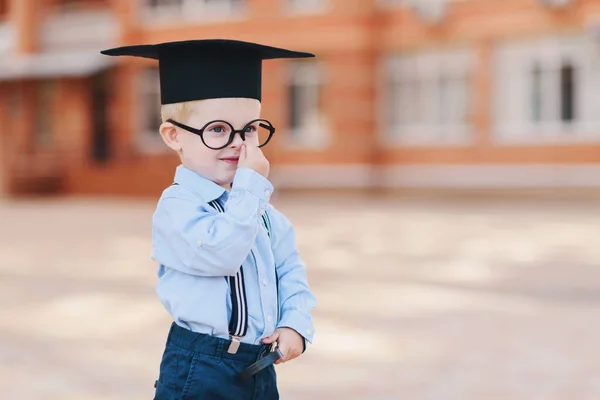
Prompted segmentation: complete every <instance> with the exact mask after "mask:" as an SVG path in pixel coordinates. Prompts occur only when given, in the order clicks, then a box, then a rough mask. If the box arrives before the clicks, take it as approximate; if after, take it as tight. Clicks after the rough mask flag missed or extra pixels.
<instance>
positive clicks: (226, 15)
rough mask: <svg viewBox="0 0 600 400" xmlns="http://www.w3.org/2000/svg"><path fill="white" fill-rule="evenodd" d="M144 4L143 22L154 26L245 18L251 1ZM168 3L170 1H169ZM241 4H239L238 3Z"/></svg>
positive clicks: (191, 0) (185, 0) (193, 0)
mask: <svg viewBox="0 0 600 400" xmlns="http://www.w3.org/2000/svg"><path fill="white" fill-rule="evenodd" d="M139 1H141V4H142V7H141V9H142V13H143V20H144V21H145V22H146V23H148V24H152V25H157V26H158V27H160V26H161V25H172V24H181V23H182V22H183V23H188V24H190V23H193V24H211V23H220V22H224V21H232V20H236V19H241V18H243V16H244V15H243V14H244V11H245V9H246V5H247V2H248V1H249V0H221V2H220V3H213V1H214V0H181V5H168V4H165V5H158V6H155V7H151V6H150V5H149V3H148V0H139ZM167 1H168V0H167ZM238 2H239V3H240V4H237V3H238Z"/></svg>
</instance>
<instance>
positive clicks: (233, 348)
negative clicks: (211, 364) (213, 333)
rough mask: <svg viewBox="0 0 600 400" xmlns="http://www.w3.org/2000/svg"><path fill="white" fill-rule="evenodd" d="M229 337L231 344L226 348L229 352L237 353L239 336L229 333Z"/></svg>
mask: <svg viewBox="0 0 600 400" xmlns="http://www.w3.org/2000/svg"><path fill="white" fill-rule="evenodd" d="M230 337H231V344H230V345H229V347H228V348H227V352H228V353H229V354H235V353H237V351H238V349H239V348H240V342H241V337H240V336H234V335H231V336H230Z"/></svg>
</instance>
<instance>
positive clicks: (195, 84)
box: [101, 39, 314, 104]
mask: <svg viewBox="0 0 600 400" xmlns="http://www.w3.org/2000/svg"><path fill="white" fill-rule="evenodd" d="M101 53H102V54H106V55H109V56H133V57H142V58H151V59H154V60H158V69H159V74H160V92H161V104H170V103H180V102H184V101H192V100H203V99H214V98H223V97H245V98H251V99H257V100H259V101H260V100H261V87H262V85H261V82H262V60H270V59H277V58H310V57H314V55H313V54H310V53H303V52H297V51H292V50H286V49H281V48H277V47H270V46H264V45H261V44H257V43H249V42H242V41H238V40H229V39H206V40H187V41H180V42H167V43H160V44H153V45H137V46H124V47H117V48H114V49H109V50H103V51H101Z"/></svg>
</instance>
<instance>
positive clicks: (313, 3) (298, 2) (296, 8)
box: [284, 0, 331, 15]
mask: <svg viewBox="0 0 600 400" xmlns="http://www.w3.org/2000/svg"><path fill="white" fill-rule="evenodd" d="M284 5H285V11H286V12H287V13H288V14H293V15H310V14H324V13H325V12H327V11H329V10H330V9H331V2H330V0H285V3H284Z"/></svg>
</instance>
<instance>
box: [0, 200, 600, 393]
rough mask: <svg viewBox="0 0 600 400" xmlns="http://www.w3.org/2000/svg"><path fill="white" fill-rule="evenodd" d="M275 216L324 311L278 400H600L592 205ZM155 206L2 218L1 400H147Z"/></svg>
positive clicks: (292, 206)
mask: <svg viewBox="0 0 600 400" xmlns="http://www.w3.org/2000/svg"><path fill="white" fill-rule="evenodd" d="M340 200H342V201H340ZM275 202H276V205H277V206H279V207H280V208H281V209H282V210H283V211H285V212H286V213H287V215H288V216H289V218H290V219H291V220H292V222H294V223H295V225H296V227H297V236H298V244H299V246H300V249H301V252H302V254H303V256H304V258H305V260H306V262H307V264H308V271H309V280H310V284H311V286H312V288H313V290H314V291H315V293H316V295H317V298H318V306H317V309H316V310H315V313H314V316H315V323H316V331H317V333H316V337H315V343H314V345H313V346H311V347H310V348H309V351H308V352H307V353H306V354H305V355H303V356H302V357H300V358H299V359H297V360H295V361H294V362H290V363H288V364H285V365H282V366H281V367H279V368H278V374H279V375H278V376H279V383H280V391H281V394H282V398H283V399H286V400H287V399H290V400H294V399H337V398H340V399H342V398H343V399H410V400H412V399H414V400H437V399H444V400H508V399H510V400H521V399H523V400H525V399H527V400H534V399H535V400H537V399H540V400H542V399H543V400H554V399H568V400H596V399H599V398H600V377H599V375H598V372H599V371H600V345H599V344H598V343H599V340H598V338H599V337H600V325H599V323H598V322H597V321H598V315H600V270H599V268H600V246H598V238H600V213H598V211H599V208H600V207H598V206H596V205H595V204H593V203H592V202H584V201H581V202H575V201H571V202H558V201H546V200H527V201H525V200H522V201H519V200H507V199H503V200H501V201H500V200H499V201H483V200H478V201H469V200H461V201H458V200H456V201H445V200H442V199H438V200H417V199H412V200H408V199H399V198H395V199H386V200H380V201H378V202H372V201H367V200H365V199H359V198H352V197H350V196H349V195H346V197H343V198H339V197H338V198H333V197H319V196H310V197H307V196H298V197H295V198H291V197H289V198H285V197H283V198H277V199H275ZM153 206H154V204H153V202H140V201H133V200H131V201H116V200H115V201H113V200H102V199H95V200H52V201H23V202H5V203H0V221H1V226H0V276H1V279H0V355H1V358H0V360H1V361H0V398H2V399H15V400H30V399H44V400H46V399H48V400H54V399H60V400H68V399H81V400H83V399H89V400H92V399H93V400H96V399H98V400H99V399H103V400H112V399H115V400H117V399H119V400H122V399H150V398H152V394H153V387H152V385H153V382H154V379H155V378H156V374H157V371H158V365H159V362H160V356H161V353H162V350H163V345H164V340H165V335H166V333H167V329H168V325H169V322H170V320H169V317H168V315H167V314H166V312H165V311H163V309H162V306H161V304H160V303H159V302H158V299H157V298H156V296H155V292H154V283H155V279H156V268H155V266H154V265H153V263H152V261H151V260H150V259H149V254H150V245H151V243H150V240H151V238H150V219H151V214H152V211H153Z"/></svg>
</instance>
